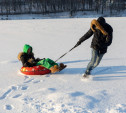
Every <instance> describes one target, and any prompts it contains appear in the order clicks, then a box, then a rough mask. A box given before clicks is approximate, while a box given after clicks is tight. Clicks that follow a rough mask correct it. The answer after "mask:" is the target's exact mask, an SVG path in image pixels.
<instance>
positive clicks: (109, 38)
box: [105, 28, 113, 46]
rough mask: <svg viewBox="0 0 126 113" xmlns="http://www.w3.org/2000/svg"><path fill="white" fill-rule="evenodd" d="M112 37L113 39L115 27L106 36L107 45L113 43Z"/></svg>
mask: <svg viewBox="0 0 126 113" xmlns="http://www.w3.org/2000/svg"><path fill="white" fill-rule="evenodd" d="M112 39H113V29H112V28H111V29H110V30H109V33H108V35H107V36H106V42H105V44H106V46H110V45H111V43H112Z"/></svg>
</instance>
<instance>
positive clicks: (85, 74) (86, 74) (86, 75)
mask: <svg viewBox="0 0 126 113" xmlns="http://www.w3.org/2000/svg"><path fill="white" fill-rule="evenodd" d="M90 74H91V73H90V71H89V72H85V73H84V74H83V77H84V78H86V77H88V76H89V75H90Z"/></svg>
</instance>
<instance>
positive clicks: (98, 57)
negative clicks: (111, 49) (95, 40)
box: [85, 49, 104, 73]
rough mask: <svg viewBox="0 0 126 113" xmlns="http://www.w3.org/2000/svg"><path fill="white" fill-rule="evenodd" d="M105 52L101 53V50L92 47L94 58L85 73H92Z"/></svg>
mask: <svg viewBox="0 0 126 113" xmlns="http://www.w3.org/2000/svg"><path fill="white" fill-rule="evenodd" d="M103 55H104V54H99V52H98V51H97V50H95V49H92V58H91V61H90V62H89V64H88V66H87V69H86V71H85V73H90V72H91V70H93V69H94V68H95V67H96V66H98V64H99V63H100V61H101V59H102V57H103Z"/></svg>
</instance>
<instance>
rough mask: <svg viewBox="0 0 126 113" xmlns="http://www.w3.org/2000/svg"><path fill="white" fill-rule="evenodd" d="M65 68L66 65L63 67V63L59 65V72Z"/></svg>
mask: <svg viewBox="0 0 126 113" xmlns="http://www.w3.org/2000/svg"><path fill="white" fill-rule="evenodd" d="M66 67H67V65H64V64H63V63H60V64H59V71H61V70H63V69H64V68H66Z"/></svg>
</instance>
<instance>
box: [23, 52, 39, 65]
mask: <svg viewBox="0 0 126 113" xmlns="http://www.w3.org/2000/svg"><path fill="white" fill-rule="evenodd" d="M20 60H21V62H22V64H23V67H33V66H35V65H36V63H37V62H38V61H40V60H41V59H39V58H37V59H35V57H34V54H33V53H31V54H27V53H22V55H21V57H20Z"/></svg>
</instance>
